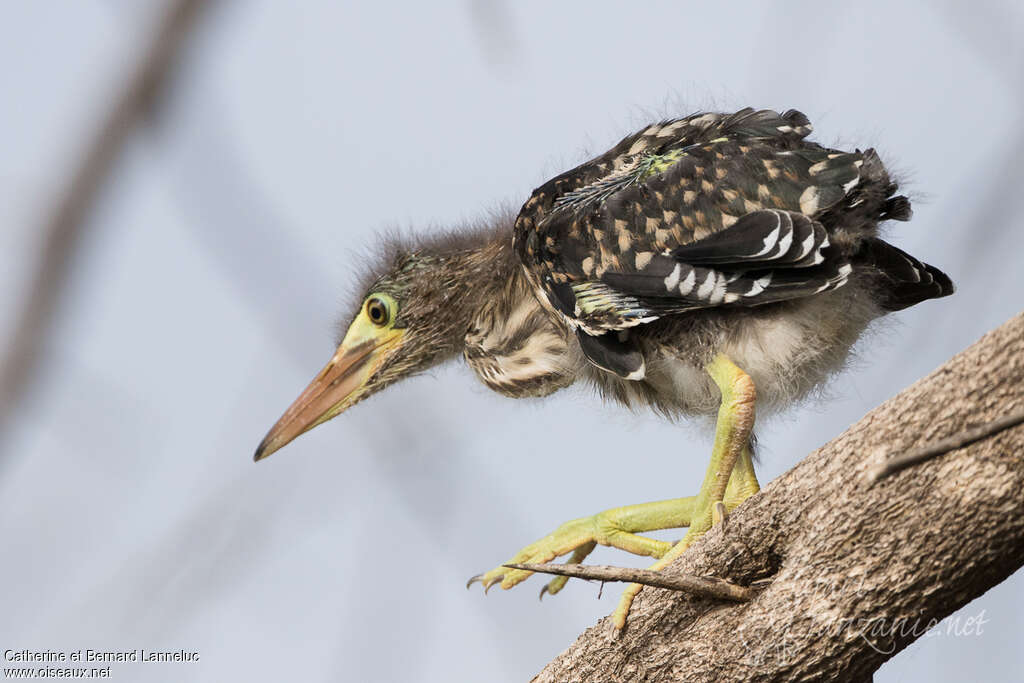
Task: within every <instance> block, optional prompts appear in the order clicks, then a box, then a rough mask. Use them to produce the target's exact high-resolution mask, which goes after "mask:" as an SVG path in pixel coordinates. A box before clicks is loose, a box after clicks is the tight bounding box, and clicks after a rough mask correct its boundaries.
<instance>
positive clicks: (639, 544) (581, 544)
mask: <svg viewBox="0 0 1024 683" xmlns="http://www.w3.org/2000/svg"><path fill="white" fill-rule="evenodd" d="M694 501H695V499H694V498H692V497H690V498H673V499H671V500H662V501H657V502H654V503H641V504H639V505H627V506H624V507H618V508H612V509H610V510H605V511H604V512H599V513H597V514H596V515H591V516H590V517H581V518H580V519H574V520H572V521H570V522H566V523H565V524H563V525H562V526H560V527H558V528H557V529H556V530H555V531H554V533H551V534H549V535H547V536H545V537H544V538H542V539H540V540H539V541H536V542H534V543H531V544H530V545H528V546H526V547H525V548H523V549H522V550H520V551H519V552H518V553H516V554H515V556H514V557H513V558H512V559H511V560H509V563H515V564H541V563H545V562H550V561H551V560H554V559H555V558H557V557H561V556H562V555H567V554H569V553H572V556H571V557H570V558H569V560H568V563H570V564H579V563H580V562H582V561H583V560H584V559H585V558H586V557H587V555H589V554H590V553H591V552H592V551H593V550H594V548H595V547H597V545H598V544H600V545H606V546H611V547H613V548H619V549H620V550H625V551H627V552H630V553H633V554H634V555H644V556H647V557H655V558H660V557H662V556H664V555H665V554H666V553H667V552H669V550H670V549H671V548H672V547H673V545H672V544H671V543H668V542H666V541H659V540H656V539H653V538H648V537H646V536H640V535H639V534H640V533H641V532H646V531H654V530H657V529H674V528H679V527H685V526H688V525H689V523H690V517H691V516H692V514H693V505H694ZM532 573H533V572H529V571H525V570H522V569H510V568H508V567H505V566H504V565H502V566H500V567H495V568H494V569H492V570H491V571H489V572H486V573H484V574H479V575H477V576H474V577H473V578H471V579H470V580H469V582H468V583H467V584H466V587H467V588H468V587H469V586H471V585H472V584H473V583H476V582H480V584H481V585H483V587H484V590H485V591H486V590H488V589H489V588H491V586H494V585H496V584H500V585H501V587H502V588H503V589H505V590H508V589H509V588H512V587H513V586H516V585H518V584H520V583H522V582H523V581H525V580H526V579H528V578H529V577H530V575H531V574H532ZM567 579H568V577H564V576H559V577H556V578H554V579H552V580H551V581H549V582H548V583H547V584H546V585H545V586H544V588H543V589H542V590H541V593H540V594H541V597H543V596H544V594H545V593H546V594H548V595H554V594H555V593H557V592H558V591H560V590H562V587H563V586H565V583H566V581H567Z"/></svg>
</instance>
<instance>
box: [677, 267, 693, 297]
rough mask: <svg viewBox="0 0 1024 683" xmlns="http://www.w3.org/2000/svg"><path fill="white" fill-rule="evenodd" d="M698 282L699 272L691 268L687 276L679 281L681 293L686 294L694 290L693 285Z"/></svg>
mask: <svg viewBox="0 0 1024 683" xmlns="http://www.w3.org/2000/svg"><path fill="white" fill-rule="evenodd" d="M696 283H697V272H696V271H695V270H694V269H693V268H690V272H689V273H687V274H686V278H685V279H684V280H683V281H682V282H680V283H679V293H680V294H682V295H683V296H686V295H687V294H689V293H690V292H692V291H693V286H694V285H695V284H696Z"/></svg>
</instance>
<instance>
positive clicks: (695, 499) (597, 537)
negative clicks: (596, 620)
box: [467, 355, 760, 628]
mask: <svg viewBox="0 0 1024 683" xmlns="http://www.w3.org/2000/svg"><path fill="white" fill-rule="evenodd" d="M707 371H708V373H709V374H710V375H711V377H712V379H714V381H715V383H716V384H717V385H718V388H719V390H720V391H721V394H722V404H721V408H720V409H719V411H718V425H717V428H716V431H715V445H714V449H713V450H712V455H711V464H710V466H709V467H708V472H707V475H706V476H705V478H704V484H703V485H702V486H701V490H700V493H698V494H697V495H696V496H691V497H688V498H673V499H671V500H662V501H657V502H654V503H641V504H639V505H627V506H624V507H617V508H611V509H609V510H605V511H604V512H599V513H597V514H596V515H591V516H590V517H581V518H580V519H574V520H572V521H569V522H566V523H565V524H563V525H562V526H560V527H558V529H556V530H555V531H554V532H553V533H551V534H549V535H547V536H545V537H544V538H542V539H540V540H539V541H536V542H534V543H531V544H530V545H528V546H526V547H525V548H523V549H522V550H520V551H519V552H518V553H516V555H515V557H513V558H512V559H511V560H509V562H508V563H507V564H541V563H546V562H551V561H552V560H554V559H555V558H558V557H561V556H563V555H568V554H570V553H571V554H572V555H571V557H570V558H569V560H568V562H569V563H570V564H579V563H580V562H582V561H583V560H584V559H586V557H587V556H588V555H589V554H590V553H591V552H592V551H593V550H594V548H595V547H597V545H599V544H600V545H606V546H611V547H614V548H619V549H620V550H625V551H627V552H630V553H633V554H635V555H645V556H647V557H654V558H657V559H658V560H659V561H658V562H657V563H655V565H654V566H653V567H652V568H653V569H661V568H662V567H664V566H666V565H667V564H668V563H669V562H671V561H672V560H673V559H675V558H676V557H678V556H679V554H680V553H682V552H683V551H684V550H685V549H686V548H688V547H689V546H690V545H691V544H692V543H693V542H694V541H695V540H696V539H697V538H699V537H700V536H701V535H702V534H704V533H705V532H707V530H708V529H710V528H711V525H712V523H713V522H714V521H717V520H716V519H714V516H715V515H714V511H715V510H716V509H717V507H718V506H717V504H718V503H721V504H723V505H724V507H725V509H726V510H732V509H733V508H735V507H736V506H737V505H739V504H740V503H742V502H743V501H744V500H746V499H747V498H749V497H750V496H752V495H753V494H755V493H757V492H758V490H759V488H760V487H759V486H758V483H757V477H756V476H755V474H754V464H753V461H752V459H751V452H750V431H751V429H752V428H753V424H754V398H755V394H754V384H753V382H752V381H751V379H750V377H749V376H748V375H747V374H746V373H744V372H743V371H742V370H740V369H739V368H738V367H736V365H735V364H733V363H732V361H730V360H729V359H728V358H726V357H725V356H722V355H719V356H718V357H716V358H715V359H714V360H713V361H712V362H711V363H710V364H708V366H707ZM681 527H689V529H688V531H687V533H686V535H685V536H684V537H683V539H682V540H681V541H679V542H678V543H676V544H675V545H673V544H671V543H668V542H666V541H659V540H656V539H653V538H648V537H646V536H642V535H640V534H641V533H643V532H646V531H655V530H658V529H676V528H681ZM531 573H532V572H528V571H525V570H522V569H509V568H506V567H505V566H499V567H495V568H494V569H492V570H491V571H489V572H487V573H485V574H480V575H478V576H474V577H473V578H472V579H470V580H469V583H468V584H467V586H469V585H471V584H473V583H474V582H476V581H479V582H480V583H481V584H483V586H484V588H485V589H487V588H490V587H491V586H493V585H495V584H498V583H500V584H501V587H502V588H504V589H509V588H512V587H513V586H516V585H517V584H519V583H522V582H523V581H525V580H526V579H527V578H529V577H530V575H531ZM566 581H567V577H562V576H559V577H556V578H554V579H552V580H551V581H550V582H549V583H548V584H547V585H546V586H545V587H544V589H543V590H542V591H541V595H542V596H543V595H544V593H548V594H551V595H553V594H555V593H557V592H558V591H560V590H561V589H562V587H563V586H564V585H565V583H566ZM639 590H640V586H639V585H638V584H630V586H629V587H628V588H627V589H626V592H625V593H624V594H623V596H622V600H621V601H620V603H619V607H618V609H616V611H615V615H614V617H615V624H616V626H618V627H619V628H621V627H622V626H623V625H625V622H626V615H627V614H628V612H629V607H630V605H631V604H632V601H633V598H634V597H635V596H636V594H637V593H638V592H639Z"/></svg>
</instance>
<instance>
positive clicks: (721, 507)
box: [711, 500, 729, 528]
mask: <svg viewBox="0 0 1024 683" xmlns="http://www.w3.org/2000/svg"><path fill="white" fill-rule="evenodd" d="M728 518H729V511H728V510H727V509H726V507H725V503H723V502H722V501H720V500H718V501H715V506H714V507H713V508H711V525H712V526H718V525H719V524H722V525H724V524H725V521H726V520H727V519H728ZM723 528H725V527H724V526H723Z"/></svg>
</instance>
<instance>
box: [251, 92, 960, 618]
mask: <svg viewBox="0 0 1024 683" xmlns="http://www.w3.org/2000/svg"><path fill="white" fill-rule="evenodd" d="M810 132H811V125H810V123H809V121H808V120H807V118H806V117H805V116H804V115H803V114H801V113H800V112H797V111H794V110H790V111H787V112H785V113H783V114H779V113H777V112H774V111H770V110H761V111H755V110H753V109H743V110H741V111H738V112H735V113H732V114H720V113H704V114H696V115H692V116H688V117H684V118H678V119H671V120H667V121H663V122H660V123H656V124H653V125H650V126H648V127H646V128H644V129H643V130H641V131H639V132H637V133H635V134H633V135H630V136H628V137H626V138H625V139H624V140H622V141H621V142H619V143H618V144H617V145H615V146H614V147H613V148H612V149H610V150H609V151H608V152H606V153H604V154H602V155H600V156H598V157H595V158H594V159H591V160H590V161H587V162H586V163H584V164H581V165H580V166H577V167H576V168H574V169H572V170H570V171H567V172H565V173H563V174H561V175H559V176H558V177H556V178H554V179H552V180H550V181H549V182H547V183H545V184H544V185H542V186H541V187H539V188H538V189H537V190H535V191H534V193H533V195H532V196H531V197H530V198H529V200H528V201H527V202H526V204H525V205H524V206H523V207H522V209H521V211H520V212H519V214H518V216H516V217H514V218H513V217H512V216H507V217H502V216H499V217H496V218H495V219H494V220H493V221H490V222H489V224H486V225H483V226H479V227H476V228H473V229H471V230H467V231H464V232H463V233H459V234H448V235H440V236H436V237H433V238H429V237H428V238H422V239H421V240H420V241H419V242H415V241H410V242H408V243H401V242H399V243H396V244H394V245H392V248H391V250H390V258H389V260H388V262H387V263H386V264H385V265H384V267H383V268H381V269H380V271H379V272H376V273H375V276H374V277H373V278H372V282H371V283H370V284H369V285H368V286H367V288H366V293H365V296H364V298H363V299H362V302H361V305H360V307H359V310H358V311H357V312H356V313H355V316H354V318H353V320H352V322H351V324H350V325H349V327H348V331H347V333H346V334H345V337H344V339H343V340H342V342H341V345H340V347H339V348H338V351H337V353H335V355H334V357H333V358H332V359H331V360H330V362H329V363H328V364H327V366H326V367H325V368H324V369H323V370H322V371H321V372H320V374H318V375H317V376H316V377H315V378H314V379H313V381H312V383H311V384H310V385H309V386H308V387H307V388H306V390H305V391H304V392H303V393H302V395H301V396H299V398H298V399H297V400H296V401H295V402H294V403H293V404H292V406H291V407H290V408H289V409H288V410H287V412H285V414H284V415H283V416H282V417H281V419H280V420H278V422H277V424H275V425H274V427H273V428H272V429H271V430H270V432H269V433H268V434H267V436H266V438H264V440H263V442H262V443H261V444H260V446H259V448H258V449H257V451H256V459H257V460H260V459H262V458H265V457H266V456H268V455H270V454H271V453H273V452H274V451H276V450H278V449H279V448H281V447H282V446H284V445H285V444H287V443H288V442H290V441H291V440H292V439H294V438H295V437H297V436H298V435H299V434H302V433H303V432H305V431H307V430H309V429H312V428H313V427H315V426H317V425H318V424H321V423H322V422H325V421H326V420H329V419H331V418H332V417H335V416H336V415H338V414H339V413H341V412H342V411H344V410H346V409H348V408H350V407H351V406H352V405H354V404H355V403H357V402H358V401H360V400H362V399H364V398H366V397H367V396H369V395H370V394H372V393H374V392H376V391H379V390H381V389H383V388H384V387H386V386H388V385H390V384H392V383H393V382H395V381H396V380H398V379H401V378H403V377H407V376H409V375H412V374H414V373H416V372H418V371H421V370H424V369H426V368H429V367H431V366H433V365H436V364H438V363H440V362H442V361H445V360H447V359H450V358H453V357H455V356H458V355H460V354H461V355H462V356H463V357H464V358H465V359H466V361H467V363H468V364H469V366H470V367H471V368H472V369H473V371H474V372H475V373H476V375H477V376H478V378H479V379H480V380H481V381H482V382H483V383H484V384H486V385H487V386H488V387H490V388H491V389H494V390H495V391H498V392H500V393H502V394H505V395H506V396H511V397H528V396H532V397H536V396H545V395H547V394H550V393H552V392H554V391H557V390H558V389H561V388H563V387H566V386H569V385H570V384H573V383H575V382H578V381H585V382H589V383H590V384H592V385H593V386H595V387H596V388H597V389H598V390H599V391H600V392H601V393H602V394H603V395H605V396H606V397H609V398H610V399H612V400H614V401H617V402H619V403H621V404H623V405H626V406H631V407H633V406H650V407H652V408H653V409H655V410H657V411H658V412H660V413H663V414H666V415H671V416H677V415H697V416H699V415H708V416H714V415H716V413H717V423H716V430H715V441H714V446H713V448H712V455H711V463H710V465H709V467H708V470H707V474H706V475H705V478H704V482H703V484H702V486H701V488H700V489H699V491H698V493H697V495H696V496H692V497H685V498H675V499H671V500H665V501H658V502H654V503H643V504H639V505H629V506H625V507H618V508H612V509H609V510H605V511H603V512H599V513H597V514H595V515H591V516H589V517H583V518H580V519H576V520H573V521H571V522H568V523H566V524H563V525H562V526H560V527H558V528H557V529H556V530H555V531H554V532H553V533H551V534H549V535H547V536H545V537H543V538H542V539H540V540H539V541H537V542H535V543H533V544H531V545H529V546H526V547H525V548H523V549H522V550H521V551H520V552H519V553H517V554H516V555H515V556H514V557H513V558H512V560H511V562H515V563H540V562H548V561H550V560H553V559H555V558H556V557H560V556H563V555H570V559H569V561H570V562H581V561H582V560H583V559H584V558H585V557H586V556H587V554H588V553H590V552H591V551H592V550H593V549H594V548H595V547H596V545H597V544H601V545H608V546H613V547H616V548H620V549H622V550H626V551H628V552H631V553H636V554H639V555H646V556H649V557H653V558H656V559H657V562H656V563H655V564H654V565H653V568H655V569H660V568H662V567H664V566H666V565H667V564H668V563H669V562H671V560H672V559H674V558H675V557H677V556H678V555H679V554H680V553H681V552H683V551H684V550H685V549H686V548H687V547H689V546H690V545H691V544H692V543H693V541H694V540H695V539H696V538H698V537H699V536H701V535H702V534H703V533H705V532H706V531H707V530H708V529H709V528H711V526H712V524H714V523H715V522H716V521H717V519H718V514H719V513H720V511H721V509H722V505H724V507H725V509H726V510H729V509H732V508H734V507H735V506H737V505H739V504H740V503H741V502H743V500H745V499H746V498H748V497H750V496H751V495H753V494H755V493H757V491H758V490H759V485H758V482H757V478H756V476H755V474H754V467H753V461H752V452H751V450H752V446H751V438H752V437H751V435H752V429H753V425H754V413H755V406H756V407H757V409H758V410H759V411H761V412H762V413H763V412H764V411H765V410H774V409H778V408H783V407H785V406H787V405H790V404H792V403H793V402H795V401H797V400H799V399H800V398H802V397H804V396H806V395H807V394H808V393H809V392H810V391H811V390H813V389H814V388H816V387H819V386H821V385H822V384H823V383H824V382H825V381H826V380H827V379H828V378H829V377H830V376H831V375H832V374H833V373H834V372H835V371H837V370H838V369H840V368H841V367H842V366H843V364H844V362H845V360H846V358H847V355H848V354H849V352H850V349H851V347H852V346H853V344H854V342H855V341H856V340H857V338H858V337H859V336H860V334H861V333H862V332H863V331H864V329H865V328H866V326H867V325H868V323H870V322H871V321H872V320H874V319H875V318H878V317H880V316H882V315H884V314H886V313H889V312H891V311H898V310H900V309H903V308H906V307H908V306H912V305H914V304H916V303H919V302H921V301H924V300H926V299H932V298H937V297H942V296H946V295H949V294H951V293H952V292H953V285H952V282H951V281H950V279H949V278H948V277H947V276H946V275H945V274H943V273H942V272H941V271H939V270H938V269H936V268H934V267H932V266H929V265H927V264H925V263H922V262H920V261H918V260H917V259H915V258H914V257H912V256H910V255H909V254H906V253H904V252H903V251H901V250H899V249H897V248H896V247H894V246H892V245H890V244H888V243H887V242H885V241H883V240H882V239H880V238H879V236H878V226H879V223H881V222H882V221H885V220H889V219H892V220H908V219H909V218H910V215H911V210H910V202H909V201H908V200H907V199H906V198H905V197H903V196H899V195H897V194H896V191H897V186H896V183H894V182H893V181H892V180H891V179H890V177H889V175H888V173H887V172H886V169H885V167H884V165H883V164H882V162H881V160H880V159H879V157H878V155H877V154H876V153H875V152H874V150H870V149H869V150H865V151H860V150H856V151H853V152H844V151H840V150H835V149H829V148H827V147H824V146H821V145H819V144H816V143H813V142H810V141H808V140H807V136H808V135H809V133H810ZM682 527H686V528H687V533H686V535H685V536H684V537H683V539H682V540H681V541H679V542H678V543H676V544H671V543H667V542H665V541H660V540H656V539H653V538H650V537H648V536H644V535H643V534H644V533H645V532H649V531H653V530H657V529H667V528H682ZM529 575H530V573H529V572H527V571H522V570H514V569H507V568H504V567H503V566H499V567H497V568H496V569H493V570H491V571H489V572H486V573H484V574H481V575H479V576H477V577H474V579H473V580H478V581H479V582H480V583H482V584H483V585H484V586H485V588H489V587H490V586H492V585H495V584H500V585H501V587H502V588H506V589H507V588H512V587H513V586H515V585H517V584H519V583H520V582H522V581H524V580H525V579H526V578H528V577H529ZM565 581H566V579H565V578H564V577H559V578H555V579H553V580H551V581H550V582H549V583H548V584H547V585H546V586H545V588H544V591H542V594H543V592H547V593H549V594H553V593H556V592H558V591H559V590H560V589H561V588H562V586H564V584H565ZM639 590H640V587H639V586H638V585H631V586H630V587H629V588H627V590H626V593H625V594H624V596H623V598H622V600H621V601H620V603H619V606H618V608H617V609H616V612H615V615H614V621H615V624H616V626H618V627H620V628H621V627H622V626H623V625H624V624H625V621H626V617H627V615H628V612H629V608H630V605H631V603H632V599H633V597H634V596H635V595H636V593H637V592H638V591H639Z"/></svg>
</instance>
